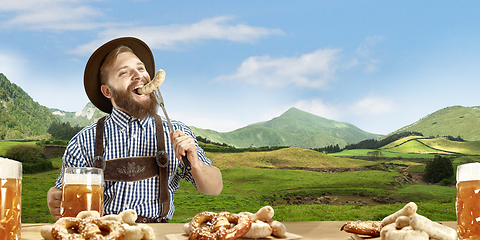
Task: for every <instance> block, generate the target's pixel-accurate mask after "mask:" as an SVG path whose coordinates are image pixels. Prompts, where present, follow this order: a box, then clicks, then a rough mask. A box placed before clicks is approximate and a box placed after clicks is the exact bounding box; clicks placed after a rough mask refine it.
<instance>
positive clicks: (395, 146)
mask: <svg viewBox="0 0 480 240" xmlns="http://www.w3.org/2000/svg"><path fill="white" fill-rule="evenodd" d="M381 149H382V150H386V151H389V152H396V153H421V154H456V155H480V141H473V142H457V141H451V140H448V139H447V138H445V137H437V138H424V137H420V136H410V137H405V138H402V139H399V140H397V141H395V142H392V143H390V144H387V145H385V146H383V147H382V148H381Z"/></svg>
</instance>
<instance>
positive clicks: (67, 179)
mask: <svg viewBox="0 0 480 240" xmlns="http://www.w3.org/2000/svg"><path fill="white" fill-rule="evenodd" d="M63 182H64V184H93V185H103V176H102V175H100V174H68V173H67V174H65V175H64V176H63Z"/></svg>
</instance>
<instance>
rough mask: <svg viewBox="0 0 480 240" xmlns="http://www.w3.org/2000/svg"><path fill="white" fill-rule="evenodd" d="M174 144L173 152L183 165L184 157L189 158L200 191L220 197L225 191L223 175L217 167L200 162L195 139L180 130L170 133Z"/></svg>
mask: <svg viewBox="0 0 480 240" xmlns="http://www.w3.org/2000/svg"><path fill="white" fill-rule="evenodd" d="M170 138H171V139H172V143H173V151H175V156H176V157H177V159H178V160H179V161H181V162H182V163H183V160H182V156H187V158H188V160H189V161H190V165H191V166H192V170H190V172H191V173H192V176H193V179H195V183H196V185H197V189H198V191H200V192H201V193H203V194H209V195H219V194H220V193H221V192H222V189H223V181H222V173H221V172H220V169H218V168H217V167H215V166H210V165H207V164H205V163H204V162H202V161H200V159H199V158H198V153H197V146H196V145H195V139H193V137H192V136H189V135H186V134H185V133H184V132H182V131H180V130H176V131H175V132H174V133H171V132H170Z"/></svg>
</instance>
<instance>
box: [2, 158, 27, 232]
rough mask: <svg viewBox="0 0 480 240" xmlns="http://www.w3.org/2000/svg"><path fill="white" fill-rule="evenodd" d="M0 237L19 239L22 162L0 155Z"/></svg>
mask: <svg viewBox="0 0 480 240" xmlns="http://www.w3.org/2000/svg"><path fill="white" fill-rule="evenodd" d="M0 181H1V183H2V186H1V188H0V202H1V206H0V239H8V240H20V238H21V236H20V233H21V217H20V213H21V211H20V210H21V204H22V163H20V162H17V161H13V160H10V159H6V158H1V157H0Z"/></svg>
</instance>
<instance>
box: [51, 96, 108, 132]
mask: <svg viewBox="0 0 480 240" xmlns="http://www.w3.org/2000/svg"><path fill="white" fill-rule="evenodd" d="M49 110H50V112H52V113H53V114H54V115H56V116H57V117H59V118H60V119H61V120H62V121H63V122H69V123H70V125H71V126H82V127H84V126H88V125H90V124H92V123H94V122H96V121H97V120H98V119H100V118H101V117H103V116H105V115H107V114H106V113H104V112H102V111H100V110H98V108H97V107H95V106H94V105H93V103H91V102H88V104H87V105H85V107H84V108H83V110H82V111H79V112H66V111H63V110H60V109H56V108H49Z"/></svg>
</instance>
